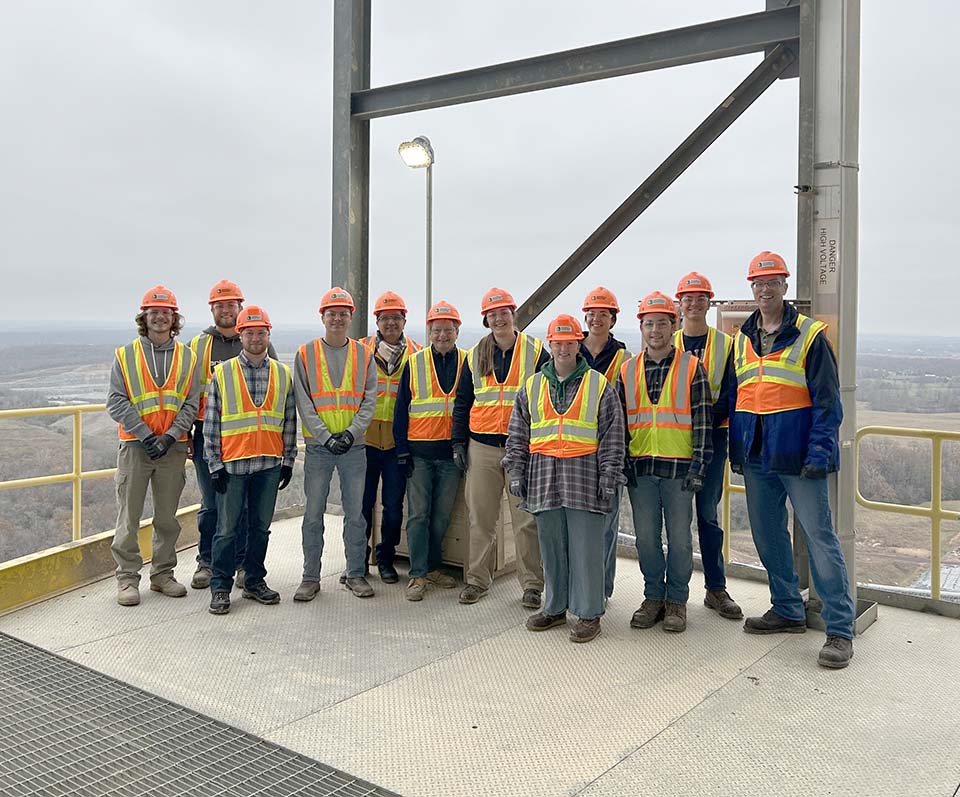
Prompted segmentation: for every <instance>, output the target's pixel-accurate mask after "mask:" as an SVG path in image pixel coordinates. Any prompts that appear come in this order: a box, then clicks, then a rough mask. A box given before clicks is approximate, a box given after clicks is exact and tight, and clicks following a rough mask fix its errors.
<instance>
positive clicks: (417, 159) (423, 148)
mask: <svg viewBox="0 0 960 797" xmlns="http://www.w3.org/2000/svg"><path fill="white" fill-rule="evenodd" d="M399 152H400V157H401V158H403V162H404V163H405V164H407V166H409V167H410V168H411V169H424V168H425V169H426V170H427V276H426V287H427V306H426V308H425V310H424V312H425V313H428V312H430V307H431V306H432V305H433V162H434V160H435V158H434V155H433V147H432V146H431V145H430V139H429V138H427V137H426V136H417V137H416V138H415V139H413V141H404V142H403V143H402V144H401V145H400V147H399Z"/></svg>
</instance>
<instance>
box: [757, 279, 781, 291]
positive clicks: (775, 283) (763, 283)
mask: <svg viewBox="0 0 960 797" xmlns="http://www.w3.org/2000/svg"><path fill="white" fill-rule="evenodd" d="M782 285H783V280H753V282H751V283H750V287H752V288H753V289H754V290H755V291H759V290H762V289H763V288H779V287H781V286H782Z"/></svg>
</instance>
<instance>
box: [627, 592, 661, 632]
mask: <svg viewBox="0 0 960 797" xmlns="http://www.w3.org/2000/svg"><path fill="white" fill-rule="evenodd" d="M663 614H664V609H663V601H662V600H659V599H657V598H647V599H646V600H645V601H644V602H643V603H641V604H640V608H639V609H637V610H636V611H635V612H634V613H633V618H632V619H631V620H630V627H631V628H653V627H654V626H655V625H656V624H657V623H659V622H660V621H661V620H662V619H663Z"/></svg>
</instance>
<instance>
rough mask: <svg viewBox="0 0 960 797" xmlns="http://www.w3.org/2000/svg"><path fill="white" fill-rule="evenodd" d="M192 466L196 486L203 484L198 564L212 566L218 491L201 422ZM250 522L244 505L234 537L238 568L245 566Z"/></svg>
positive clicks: (194, 442) (198, 528)
mask: <svg viewBox="0 0 960 797" xmlns="http://www.w3.org/2000/svg"><path fill="white" fill-rule="evenodd" d="M193 469H194V471H195V472H196V474H197V487H199V488H200V511H199V512H197V530H198V531H199V532H200V542H199V544H198V545H197V564H198V565H200V567H210V566H211V563H212V562H213V536H214V535H215V534H216V533H217V493H216V491H215V490H214V489H213V484H212V483H211V482H210V471H209V469H208V468H207V460H206V457H205V454H204V451H203V424H202V423H198V424H196V425H195V426H194V428H193ZM247 525H248V518H247V509H246V507H244V509H243V512H242V514H241V515H240V525H239V526H238V527H237V532H236V537H235V541H234V550H235V552H236V561H235V564H236V566H237V569H240V568H242V567H243V560H244V556H245V555H246V552H247Z"/></svg>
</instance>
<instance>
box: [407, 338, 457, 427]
mask: <svg viewBox="0 0 960 797" xmlns="http://www.w3.org/2000/svg"><path fill="white" fill-rule="evenodd" d="M466 356H467V353H466V352H465V351H464V350H463V349H460V348H458V349H457V376H456V378H455V379H454V380H453V387H451V388H450V392H449V393H445V392H444V390H443V388H441V387H440V380H439V379H438V378H437V369H436V367H435V366H434V363H433V351H432V350H431V349H423V350H422V351H418V352H417V353H416V354H414V355H412V356H411V357H410V362H409V364H408V366H407V367H408V368H409V369H410V408H409V410H408V414H409V418H410V423H409V428H408V429H407V439H408V440H449V439H450V438H451V437H453V400H454V398H455V397H456V394H457V385H458V384H459V382H460V372H461V371H462V370H463V361H464V359H465V358H466Z"/></svg>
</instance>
